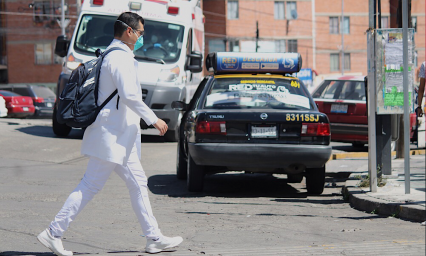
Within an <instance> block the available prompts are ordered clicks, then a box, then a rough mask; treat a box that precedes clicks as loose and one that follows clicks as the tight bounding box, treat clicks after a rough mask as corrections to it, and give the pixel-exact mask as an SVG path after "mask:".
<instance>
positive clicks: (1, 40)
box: [0, 0, 76, 84]
mask: <svg viewBox="0 0 426 256" xmlns="http://www.w3.org/2000/svg"><path fill="white" fill-rule="evenodd" d="M68 2H70V5H68ZM71 3H72V4H71ZM65 4H66V6H67V8H66V9H65V10H66V12H65V14H66V15H67V18H70V19H71V24H75V22H76V8H75V7H76V1H72V2H71V1H67V0H66V1H65ZM60 6H61V1H60V0H40V1H39V0H19V1H17V0H0V17H1V22H0V26H1V28H0V31H1V33H0V83H43V84H46V83H56V81H57V80H58V76H59V73H60V72H61V64H62V60H61V58H59V57H57V56H56V55H55V54H54V48H55V41H56V37H57V36H58V35H60V34H61V28H60V27H59V25H58V22H57V20H58V19H60V14H61V9H60ZM69 15H71V17H69ZM73 29H74V26H72V25H71V26H69V27H68V28H67V32H68V33H67V34H68V36H71V34H72V31H73Z"/></svg>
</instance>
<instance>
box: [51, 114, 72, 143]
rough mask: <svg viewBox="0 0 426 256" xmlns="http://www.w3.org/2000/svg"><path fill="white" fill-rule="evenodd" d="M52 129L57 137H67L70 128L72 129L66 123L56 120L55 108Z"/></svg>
mask: <svg viewBox="0 0 426 256" xmlns="http://www.w3.org/2000/svg"><path fill="white" fill-rule="evenodd" d="M52 129H53V133H54V134H56V135H57V136H59V137H67V136H68V134H70V132H71V129H72V128H71V127H69V126H68V125H66V124H60V123H58V120H56V108H54V109H53V115H52Z"/></svg>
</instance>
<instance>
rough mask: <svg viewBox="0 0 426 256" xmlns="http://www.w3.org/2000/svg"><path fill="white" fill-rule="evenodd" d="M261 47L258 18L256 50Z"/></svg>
mask: <svg viewBox="0 0 426 256" xmlns="http://www.w3.org/2000/svg"><path fill="white" fill-rule="evenodd" d="M258 48H259V22H258V21H257V20H256V52H257V49H258Z"/></svg>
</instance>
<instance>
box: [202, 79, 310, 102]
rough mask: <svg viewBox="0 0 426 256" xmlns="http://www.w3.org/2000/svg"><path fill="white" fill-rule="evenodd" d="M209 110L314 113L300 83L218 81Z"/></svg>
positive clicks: (291, 80) (211, 91) (292, 80)
mask: <svg viewBox="0 0 426 256" xmlns="http://www.w3.org/2000/svg"><path fill="white" fill-rule="evenodd" d="M204 108H207V109H233V108H255V109H268V108H273V109H312V108H313V107H312V105H311V104H310V99H309V95H308V94H307V92H306V90H304V88H303V85H302V84H301V82H300V81H299V80H295V79H279V78H260V79H252V78H217V79H215V80H214V82H213V84H212V86H211V87H210V91H209V92H208V94H207V96H206V99H205V101H204Z"/></svg>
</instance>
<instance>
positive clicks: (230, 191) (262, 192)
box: [148, 173, 342, 204]
mask: <svg viewBox="0 0 426 256" xmlns="http://www.w3.org/2000/svg"><path fill="white" fill-rule="evenodd" d="M327 181H328V178H327ZM327 181H326V182H327ZM303 183H304V182H303ZM301 186H302V188H303V189H301V190H300V189H298V188H296V187H301ZM148 187H149V189H150V190H151V192H152V193H154V194H159V195H168V196H170V197H206V196H213V197H224V198H254V197H272V198H293V199H291V200H297V199H294V198H300V199H301V200H300V201H306V200H304V199H306V198H307V197H308V196H310V195H308V193H307V192H306V190H305V186H304V185H303V184H302V185H300V184H294V185H293V183H287V179H286V178H278V177H275V176H272V175H270V174H257V173H256V174H246V173H226V174H215V175H207V176H206V177H205V178H204V190H203V191H202V192H188V190H187V185H186V181H185V180H178V179H177V178H176V175H154V176H151V177H150V178H149V180H148ZM335 196H337V195H336V194H330V195H328V194H326V190H325V193H324V194H322V195H315V197H316V198H317V200H318V197H319V198H322V199H320V201H321V200H322V201H323V202H322V203H328V204H332V203H334V201H336V203H338V202H339V201H342V200H336V199H334V201H333V199H324V198H328V197H335ZM338 196H340V195H338ZM323 199H324V200H323ZM277 200H279V199H277ZM282 201H283V202H284V201H285V199H284V200H282ZM318 203H321V202H318Z"/></svg>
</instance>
